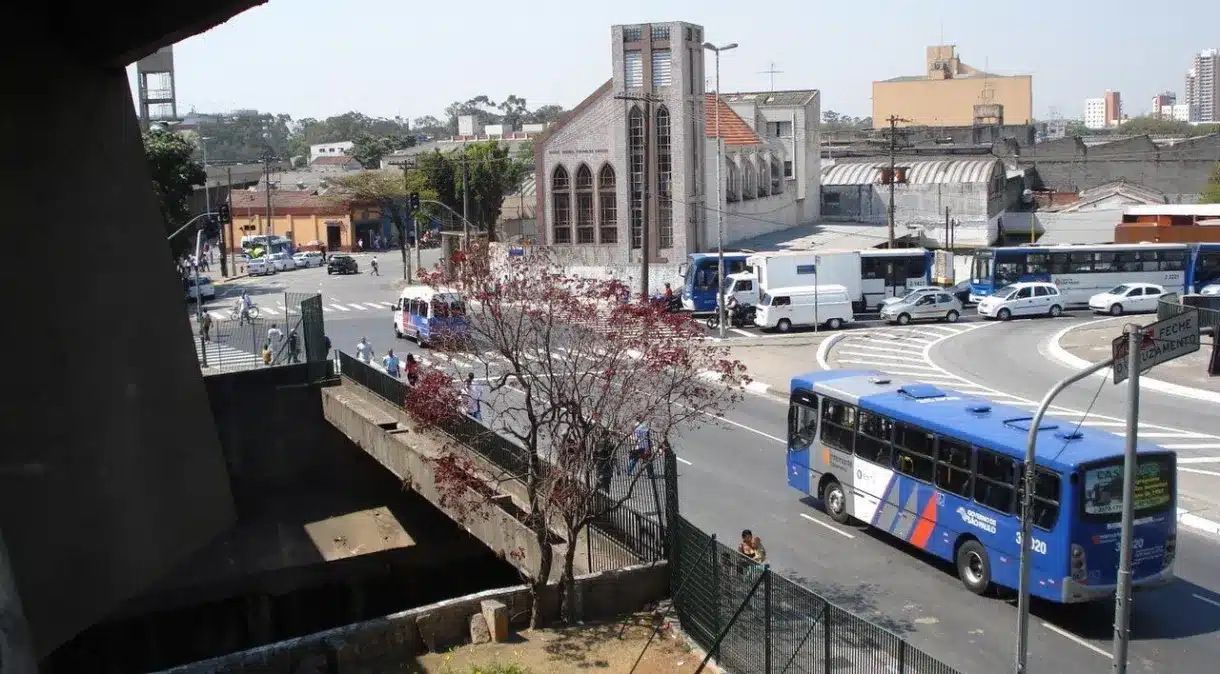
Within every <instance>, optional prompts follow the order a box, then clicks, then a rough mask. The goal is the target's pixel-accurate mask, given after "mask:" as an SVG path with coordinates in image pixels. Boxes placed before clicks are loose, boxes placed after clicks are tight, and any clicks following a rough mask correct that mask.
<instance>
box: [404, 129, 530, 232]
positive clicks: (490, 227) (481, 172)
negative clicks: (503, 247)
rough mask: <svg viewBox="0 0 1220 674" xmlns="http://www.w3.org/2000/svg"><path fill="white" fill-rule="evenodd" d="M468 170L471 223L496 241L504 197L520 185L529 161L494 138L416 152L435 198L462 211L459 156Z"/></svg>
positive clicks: (455, 210) (459, 211)
mask: <svg viewBox="0 0 1220 674" xmlns="http://www.w3.org/2000/svg"><path fill="white" fill-rule="evenodd" d="M463 152H464V153H465V157H466V170H467V171H469V174H470V178H469V182H468V184H469V188H470V199H469V201H470V211H469V218H470V222H471V224H472V225H474V227H475V228H476V229H477V230H478V231H483V232H487V238H488V240H490V241H498V240H499V236H498V232H497V231H496V221H497V220H499V219H500V209H501V208H503V206H504V196H505V195H506V194H511V193H512V192H513V191H514V190H516V189H517V188H518V187H519V186H520V185H521V180H522V178H524V177H525V173H526V170H527V167H528V166H529V163H528V162H526V161H523V160H522V158H521V157H520V156H519V155H518V156H514V155H513V153H512V151H511V150H510V149H509V146H508V145H506V144H501V143H498V142H496V141H488V142H483V143H470V144H469V145H467V146H466V148H465V150H464V151H463V150H454V151H453V152H447V153H442V152H440V151H435V152H429V153H426V154H423V155H418V159H417V161H418V166H419V168H420V171H421V173H422V174H423V175H424V176H426V177H427V179H428V181H429V184H430V185H431V187H432V189H433V190H435V192H436V194H437V200H438V201H440V202H441V203H443V204H445V205H446V206H448V207H449V208H451V209H453V211H454V212H456V213H461V212H462V182H463V180H462V172H463V169H462V156H463Z"/></svg>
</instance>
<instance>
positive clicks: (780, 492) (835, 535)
mask: <svg viewBox="0 0 1220 674" xmlns="http://www.w3.org/2000/svg"><path fill="white" fill-rule="evenodd" d="M1048 323H1053V324H1055V325H1057V326H1059V327H1062V325H1063V324H1064V322H1061V321H1050V322H1048ZM963 327H964V326H963ZM1021 327H1026V326H1021ZM991 330H993V328H991V327H990V326H988V327H985V328H979V329H977V330H972V331H970V332H969V333H968V334H967V335H964V336H962V337H958V338H956V339H961V340H966V339H970V340H972V342H973V341H974V340H979V339H981V340H985V339H986V333H988V332H990V331H991ZM327 332H328V334H329V335H330V337H331V339H332V342H333V344H334V345H335V346H336V347H338V348H341V349H344V350H347V351H349V352H350V351H351V350H352V349H353V348H354V346H355V344H356V342H357V341H359V339H360V337H362V336H367V337H369V339H370V341H371V342H372V344H373V346H374V349H375V350H376V352H377V353H378V354H379V355H381V354H384V353H385V350H386V349H387V348H394V349H395V351H396V352H397V353H400V354H405V353H407V352H413V353H417V354H419V356H421V357H424V358H428V359H432V360H434V361H435V360H436V355H435V354H434V353H432V352H429V351H428V350H426V349H425V350H422V351H421V350H420V349H419V348H418V347H417V346H416V345H415V344H414V343H413V342H410V341H408V340H396V339H395V338H394V337H393V333H392V330H391V327H390V317H389V312H386V313H385V314H383V315H380V316H377V317H375V318H374V317H372V316H367V315H366V316H364V317H361V318H356V317H348V318H346V319H344V320H339V321H335V322H330V321H329V317H328V324H327ZM975 333H978V336H977V337H976V336H975ZM947 343H950V342H947ZM980 343H982V342H980ZM938 353H939V352H938ZM991 353H992V354H993V355H992V356H991V357H992V358H994V352H991ZM476 376H477V375H476ZM1001 383H1002V382H1001ZM1085 402H1086V403H1087V401H1085ZM784 426H785V406H784V404H783V403H782V401H778V400H777V399H774V398H769V397H763V396H747V399H746V400H745V401H744V402H742V403H741V404H740V405H739V406H737V407H736V408H735V409H734V410H733V411H732V412H731V413H730V414H728V415H727V416H726V418H725V419H724V420H711V419H709V420H708V423H707V424H706V425H704V426H703V427H701V428H697V429H693V430H691V431H689V432H688V433H687V434H686V435H685V436H684V437H683V438H682V440H681V441H680V442H679V443H678V445H677V453H678V456H679V457H680V459H679V461H680V463H679V468H680V471H681V474H680V490H681V494H682V500H681V509H682V512H683V514H685V515H686V516H687V517H689V518H690V519H691V520H692V521H694V522H695V523H696V524H697V525H699V526H700V527H703V528H704V529H706V530H708V531H712V532H715V533H716V534H718V535H719V536H720V538H721V539H722V540H724V541H729V542H732V541H734V540H735V539H736V536H737V534H738V533H739V532H740V530H741V529H742V528H746V527H748V528H751V529H753V530H754V531H755V532H756V533H759V534H760V535H761V536H762V537H763V540H764V541H765V542H766V544H767V550H768V553H769V557H770V561H772V562H773V565H774V568H776V569H777V570H779V571H781V572H782V573H785V574H786V575H788V576H790V577H793V578H796V579H799V581H800V582H801V583H803V584H805V585H806V586H808V587H811V588H813V589H815V590H817V591H818V592H821V593H823V594H824V595H825V596H827V597H828V598H830V599H831V600H832V601H834V602H835V603H837V604H838V605H840V606H842V607H843V608H845V609H848V610H851V611H853V612H855V613H857V614H859V615H862V616H863V617H866V618H868V619H870V620H873V621H874V622H876V623H877V624H879V625H881V626H883V627H885V628H887V629H890V630H891V631H894V632H895V633H897V634H899V635H901V636H904V637H906V638H908V639H909V640H910V641H911V643H912V644H914V645H915V646H916V647H918V648H921V649H923V650H925V651H926V652H928V653H929V654H931V655H933V656H934V657H938V658H940V659H942V660H944V661H945V662H947V663H948V664H950V665H952V666H954V667H956V668H958V669H959V670H960V671H963V672H971V673H975V672H1006V671H1011V668H1012V665H1011V663H1012V659H1013V649H1014V637H1013V635H1014V634H1015V628H1016V610H1015V606H1014V604H1013V602H1011V601H1009V600H1006V599H997V598H980V597H976V596H974V595H972V594H970V593H969V592H967V591H966V590H965V589H964V588H962V587H961V585H960V583H959V581H958V580H957V578H956V576H955V575H954V573H953V570H952V568H950V567H949V565H947V564H944V563H942V562H939V561H938V560H935V559H933V558H930V557H927V556H924V555H922V554H921V553H918V552H915V551H912V550H911V549H909V548H908V547H907V546H905V545H904V544H901V543H898V542H896V541H894V540H892V539H890V538H889V537H887V536H884V535H881V534H878V533H875V532H871V531H867V530H862V529H857V528H843V527H839V526H838V525H835V524H834V523H833V522H832V521H831V520H830V519H829V518H827V517H826V516H825V515H823V514H822V512H821V511H820V510H819V509H818V508H817V506H816V504H813V503H808V502H803V501H802V500H801V495H800V494H799V493H797V492H794V491H793V490H791V489H790V488H789V487H788V486H787V483H786V481H785V475H784V446H783V440H782V438H783V436H784V430H785V429H784ZM1179 536H1180V539H1179V540H1180V542H1179V549H1180V550H1179V554H1178V567H1177V568H1178V573H1179V580H1178V581H1177V582H1176V583H1175V584H1173V585H1172V586H1170V587H1168V588H1166V589H1163V590H1161V591H1158V592H1150V593H1147V594H1140V595H1138V596H1137V598H1136V604H1135V611H1134V618H1133V621H1132V629H1133V634H1134V642H1133V644H1132V647H1131V668H1130V671H1132V672H1150V673H1151V672H1158V673H1168V672H1181V673H1183V674H1186V673H1188V672H1189V673H1192V674H1193V673H1195V672H1204V671H1214V669H1215V667H1214V665H1215V663H1216V662H1220V639H1217V638H1216V632H1217V630H1220V567H1218V566H1217V565H1216V564H1215V560H1216V559H1220V540H1213V539H1211V538H1209V537H1206V536H1204V535H1200V534H1196V533H1194V532H1193V531H1191V530H1188V529H1182V530H1181V532H1180V533H1179ZM1035 608H1036V615H1035V619H1034V621H1033V622H1032V624H1031V635H1032V644H1031V646H1032V647H1031V654H1030V665H1031V671H1042V672H1075V671H1101V670H1102V669H1103V668H1105V667H1108V666H1109V664H1108V663H1109V660H1108V655H1107V653H1108V651H1109V648H1110V639H1111V630H1112V628H1111V625H1112V618H1113V615H1112V613H1113V607H1112V605H1109V604H1101V605H1096V606H1087V607H1075V608H1069V609H1066V610H1065V609H1060V608H1056V607H1054V606H1051V605H1037V606H1036V607H1035Z"/></svg>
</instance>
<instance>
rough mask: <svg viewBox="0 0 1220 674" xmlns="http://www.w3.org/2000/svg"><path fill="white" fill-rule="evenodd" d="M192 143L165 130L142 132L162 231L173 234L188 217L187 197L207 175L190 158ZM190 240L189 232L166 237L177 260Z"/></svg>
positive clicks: (189, 210)
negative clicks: (161, 220) (162, 224)
mask: <svg viewBox="0 0 1220 674" xmlns="http://www.w3.org/2000/svg"><path fill="white" fill-rule="evenodd" d="M194 153H195V145H194V144H193V143H192V142H191V141H190V140H189V139H187V138H185V137H183V136H181V135H179V134H176V133H172V132H169V131H149V132H148V133H146V134H144V154H145V156H146V157H147V158H148V169H149V172H150V173H152V187H153V192H155V193H156V195H157V202H158V205H159V206H160V207H161V217H163V218H164V219H165V233H166V235H167V236H168V235H169V234H172V233H174V232H175V231H177V230H178V228H179V227H182V226H183V225H185V224H186V223H187V221H189V220H190V219H191V217H192V216H191V196H192V195H193V194H194V192H195V186H196V185H203V184H204V183H205V182H206V180H207V175H206V174H205V173H204V171H203V167H202V166H200V165H199V164H197V163H195V161H194V160H192V159H191V157H192V155H193V154H194ZM192 243H193V239H192V237H191V236H190V235H189V231H187V232H183V233H181V234H179V235H177V236H175V237H174V238H172V239H170V241H169V244H170V250H171V251H172V252H173V254H174V258H175V259H177V258H178V257H179V256H180V255H182V253H184V252H185V251H187V250H189V249H190V246H191V244H192Z"/></svg>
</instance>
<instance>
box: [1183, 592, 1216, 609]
mask: <svg viewBox="0 0 1220 674" xmlns="http://www.w3.org/2000/svg"><path fill="white" fill-rule="evenodd" d="M1190 596H1192V597H1194V598H1195V599H1198V600H1199V601H1205V602H1207V603H1209V604H1211V605H1212V606H1216V607H1220V601H1216V600H1215V599H1208V598H1207V597H1204V596H1203V595H1201V594H1192V595H1190Z"/></svg>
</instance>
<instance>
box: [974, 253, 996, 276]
mask: <svg viewBox="0 0 1220 674" xmlns="http://www.w3.org/2000/svg"><path fill="white" fill-rule="evenodd" d="M993 263H994V260H993V259H992V257H991V253H990V252H986V253H983V252H979V253H977V254H976V255H975V256H974V274H973V278H971V279H970V282H971V283H976V284H982V283H991V270H992V264H993Z"/></svg>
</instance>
